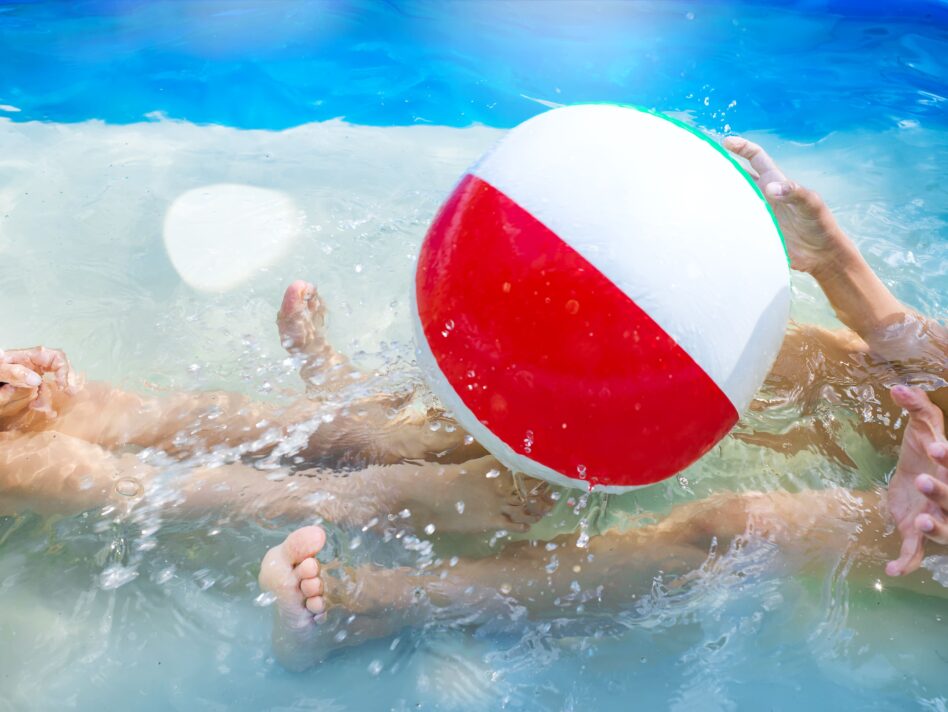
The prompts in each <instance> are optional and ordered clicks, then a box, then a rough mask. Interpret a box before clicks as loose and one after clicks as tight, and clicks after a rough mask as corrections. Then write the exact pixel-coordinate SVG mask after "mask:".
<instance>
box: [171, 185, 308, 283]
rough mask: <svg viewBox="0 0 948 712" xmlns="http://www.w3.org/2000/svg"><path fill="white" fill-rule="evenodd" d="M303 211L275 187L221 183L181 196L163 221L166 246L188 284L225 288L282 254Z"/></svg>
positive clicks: (300, 222)
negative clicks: (272, 188) (271, 188)
mask: <svg viewBox="0 0 948 712" xmlns="http://www.w3.org/2000/svg"><path fill="white" fill-rule="evenodd" d="M302 232H303V214H302V212H301V211H300V210H299V208H298V207H297V206H296V204H295V203H294V202H293V200H292V199H291V198H290V197H289V196H287V195H285V194H283V193H281V192H279V191H276V190H269V189H266V188H256V187H254V186H249V185H234V184H226V183H221V184H217V185H208V186H204V187H202V188H195V189H194V190H189V191H188V192H186V193H183V194H182V195H180V196H178V198H176V199H175V201H174V202H173V203H172V204H171V207H170V208H168V212H167V213H166V215H165V222H164V243H165V250H166V251H167V253H168V258H169V259H170V260H171V264H172V265H174V268H175V269H176V270H177V272H178V274H179V275H180V277H181V279H183V280H184V281H185V282H186V283H187V284H189V285H190V286H192V287H194V288H195V289H199V290H201V291H205V292H225V291H227V290H230V289H233V288H234V287H236V286H238V285H240V284H241V283H243V282H245V281H246V280H247V279H249V278H250V277H252V276H253V275H254V274H256V273H257V272H259V271H260V270H261V269H264V268H266V267H269V266H270V265H273V264H274V263H276V262H277V261H279V260H280V259H281V258H282V257H284V256H285V255H286V253H287V251H288V250H289V248H290V247H291V246H292V245H293V243H294V242H296V240H297V238H299V236H300V234H301V233H302Z"/></svg>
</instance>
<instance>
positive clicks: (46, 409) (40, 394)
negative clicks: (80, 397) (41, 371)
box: [30, 383, 56, 418]
mask: <svg viewBox="0 0 948 712" xmlns="http://www.w3.org/2000/svg"><path fill="white" fill-rule="evenodd" d="M30 410H35V411H37V412H39V413H44V414H45V415H46V417H48V418H55V417H56V411H55V410H53V392H52V391H51V390H50V388H49V385H48V384H47V383H43V384H41V385H40V387H39V390H38V391H37V393H36V398H34V399H33V401H32V402H31V403H30Z"/></svg>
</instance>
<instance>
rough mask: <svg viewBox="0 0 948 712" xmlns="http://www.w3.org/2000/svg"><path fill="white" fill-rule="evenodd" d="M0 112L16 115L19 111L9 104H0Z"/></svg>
mask: <svg viewBox="0 0 948 712" xmlns="http://www.w3.org/2000/svg"><path fill="white" fill-rule="evenodd" d="M0 111H7V112H9V113H11V114H16V113H18V112H19V111H20V108H19V107H16V106H12V105H10V104H0Z"/></svg>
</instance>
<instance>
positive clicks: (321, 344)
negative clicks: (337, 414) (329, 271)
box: [277, 279, 362, 391]
mask: <svg viewBox="0 0 948 712" xmlns="http://www.w3.org/2000/svg"><path fill="white" fill-rule="evenodd" d="M325 323H326V307H325V305H324V304H323V302H322V300H321V299H320V298H319V295H318V294H317V293H316V288H315V287H314V286H313V285H312V284H310V283H309V282H304V281H303V280H301V279H298V280H296V281H295V282H293V284H291V285H290V286H289V287H287V288H286V292H285V293H284V294H283V304H282V305H281V306H280V311H279V313H278V314H277V326H278V328H279V330H280V343H281V344H282V345H283V348H285V349H286V350H287V351H288V352H289V353H290V355H291V356H295V357H297V358H298V359H299V360H300V376H301V377H302V378H303V381H304V382H305V383H306V388H307V390H313V389H320V390H322V391H325V390H335V389H337V388H340V387H342V386H344V385H346V384H347V383H351V382H352V381H354V380H359V379H360V378H361V377H362V376H361V374H360V373H359V372H358V371H357V370H355V369H354V368H353V367H352V365H351V364H350V363H349V359H347V358H346V357H345V356H343V355H342V354H341V353H339V352H338V351H336V350H335V349H334V348H333V347H332V346H330V344H329V342H328V341H326V337H325Z"/></svg>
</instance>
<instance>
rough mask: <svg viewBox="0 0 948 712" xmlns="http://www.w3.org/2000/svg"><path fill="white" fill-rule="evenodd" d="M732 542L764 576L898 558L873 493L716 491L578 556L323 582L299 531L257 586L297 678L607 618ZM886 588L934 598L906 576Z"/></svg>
mask: <svg viewBox="0 0 948 712" xmlns="http://www.w3.org/2000/svg"><path fill="white" fill-rule="evenodd" d="M744 534H748V535H750V534H753V535H755V536H759V537H762V538H764V539H767V540H769V541H771V542H773V543H774V544H775V545H776V546H778V547H779V557H778V558H777V559H776V560H775V561H774V567H775V571H786V572H793V571H799V570H801V569H802V568H804V567H806V566H809V565H816V564H819V563H820V562H824V561H827V560H828V559H830V558H832V557H838V556H839V555H840V554H841V553H843V552H845V551H847V550H848V551H852V552H855V553H857V554H858V556H859V558H861V559H868V560H869V561H870V563H871V564H872V566H871V568H868V569H867V568H865V567H864V566H863V567H860V566H856V567H855V568H854V573H853V575H868V576H874V575H877V574H876V572H877V571H881V566H882V562H884V561H885V560H887V559H888V558H890V557H891V556H892V555H893V552H896V551H897V550H898V541H897V540H896V538H895V537H893V536H891V535H888V534H887V533H886V532H885V527H884V518H883V515H882V514H881V513H880V512H879V507H878V501H877V496H876V495H875V494H873V493H862V494H860V495H859V496H858V497H857V496H854V495H852V494H851V493H849V492H847V491H845V490H829V491H822V492H816V491H814V492H806V493H802V494H799V495H792V494H787V493H773V494H766V495H763V494H748V495H738V494H728V495H717V496H715V497H712V498H709V499H707V500H704V501H700V502H693V503H689V504H687V505H683V506H681V507H679V508H677V509H675V510H674V511H673V512H672V513H671V514H670V515H669V516H668V517H667V518H666V519H665V520H664V521H662V522H661V523H659V524H657V525H654V526H648V527H643V528H640V529H635V530H632V531H629V532H627V533H622V534H617V533H611V534H607V535H604V536H601V537H596V538H594V539H592V540H590V542H589V546H588V548H579V547H577V546H576V539H575V537H574V536H564V537H560V538H559V539H557V540H554V541H552V542H548V543H546V544H537V543H536V542H519V543H516V544H511V545H510V546H508V547H506V548H505V549H504V551H503V552H502V553H501V554H500V555H498V556H497V557H494V558H489V559H479V560H460V561H457V562H455V563H454V565H451V564H448V565H444V566H443V567H442V568H441V569H440V570H430V569H428V570H426V571H424V572H416V571H413V570H410V569H404V568H401V569H379V568H377V567H371V566H365V567H359V568H357V569H341V568H340V567H338V565H335V566H333V565H330V568H332V570H333V573H334V574H337V575H334V576H323V575H322V572H321V571H320V567H319V565H317V564H316V562H315V561H313V560H312V558H311V557H313V556H315V555H316V554H317V553H318V552H319V550H320V549H321V547H322V543H323V541H324V537H323V535H322V533H321V531H320V530H319V529H318V528H316V527H308V528H305V529H303V530H299V531H297V532H295V533H294V534H292V535H291V536H290V537H289V538H288V539H287V541H286V542H284V544H281V545H280V546H277V547H275V548H274V549H272V550H271V551H270V552H269V553H268V554H267V556H266V558H265V559H264V561H263V565H262V568H261V574H260V584H261V586H262V587H263V588H264V589H265V590H267V591H270V592H271V593H273V594H274V595H275V596H276V597H277V601H276V603H277V608H276V613H275V623H274V644H275V652H276V654H277V656H278V658H279V659H280V660H281V662H283V663H284V664H286V665H287V666H288V667H291V668H293V669H300V668H305V667H307V666H309V665H313V664H316V663H318V662H319V661H320V660H321V659H322V658H323V657H324V656H325V655H326V654H327V653H328V652H330V651H331V650H332V649H334V648H337V647H340V646H343V645H352V644H356V643H359V642H361V641H364V640H367V639H369V638H372V637H377V636H380V635H388V634H391V633H393V632H395V631H397V630H398V629H400V628H402V627H405V626H412V625H421V624H424V623H429V622H431V621H437V620H441V621H444V622H445V623H455V624H458V625H472V624H478V623H481V622H486V621H492V622H494V623H499V624H502V623H503V622H504V621H505V620H509V621H510V622H511V624H516V623H517V621H520V620H521V618H522V615H523V614H528V615H530V616H532V617H534V618H542V617H544V616H550V615H554V616H569V615H574V616H575V615H578V613H577V606H582V610H583V611H585V612H586V613H590V614H593V613H597V612H598V613H611V612H619V611H621V610H622V609H623V607H625V606H628V605H630V603H631V602H633V601H634V600H635V598H636V597H637V596H640V595H643V594H647V593H648V592H649V591H650V590H651V587H652V585H653V581H654V578H655V576H657V575H659V574H661V575H662V577H663V580H664V581H665V583H666V585H675V581H676V579H677V580H678V581H679V582H683V581H684V580H683V579H681V577H682V576H686V575H687V574H689V573H691V572H694V571H696V569H698V567H700V566H701V565H702V564H703V563H704V562H705V561H706V560H707V559H708V556H709V550H710V549H711V547H712V542H717V546H718V551H725V550H726V549H727V547H728V545H729V544H730V543H731V542H733V541H735V540H737V539H738V538H739V537H740V536H741V535H744ZM893 583H895V584H896V585H909V586H913V587H915V588H919V589H921V590H924V591H925V592H927V593H930V594H931V595H938V596H944V595H946V592H945V590H944V589H943V588H941V587H940V586H939V585H938V584H935V583H933V582H932V581H930V580H925V579H922V578H918V577H916V578H914V579H912V580H910V579H905V580H898V581H895V582H893ZM314 614H315V616H316V617H315V618H314ZM352 616H354V618H353V617H352ZM349 621H351V622H349ZM343 627H344V629H345V634H344V635H342V634H340V631H341V630H342V629H343Z"/></svg>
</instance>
